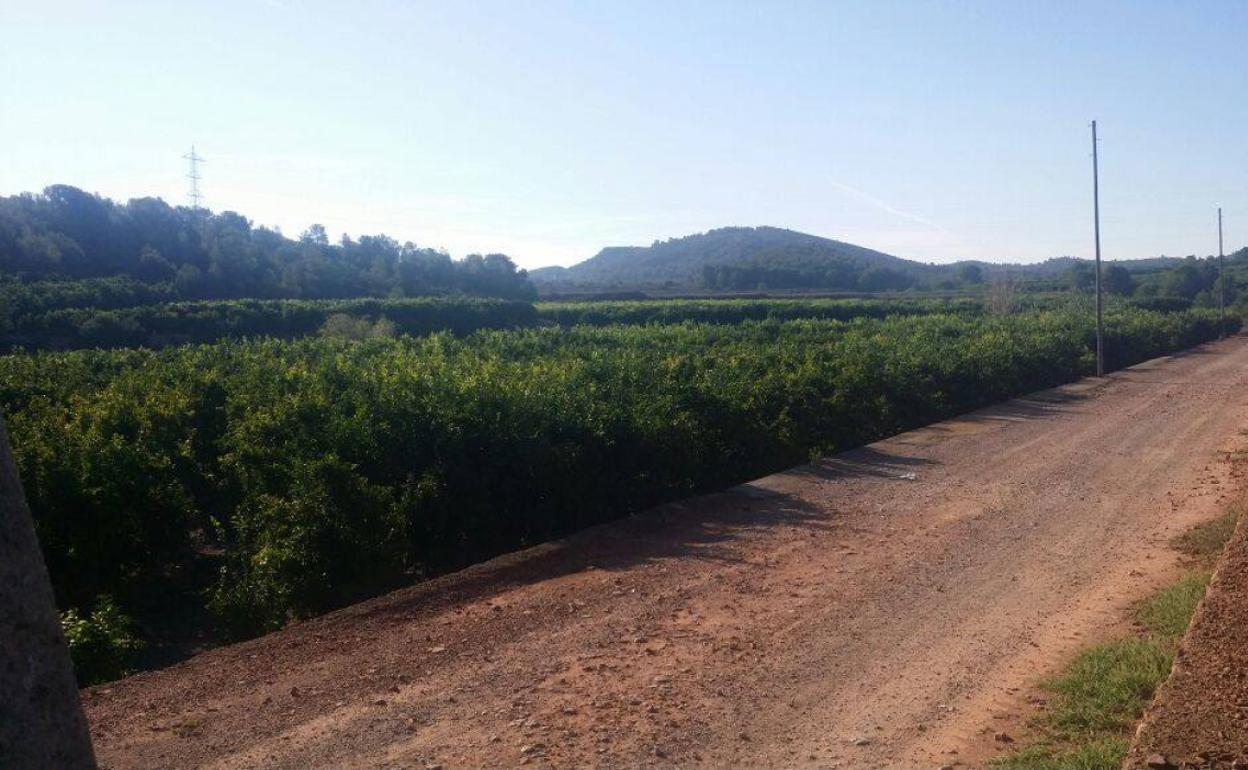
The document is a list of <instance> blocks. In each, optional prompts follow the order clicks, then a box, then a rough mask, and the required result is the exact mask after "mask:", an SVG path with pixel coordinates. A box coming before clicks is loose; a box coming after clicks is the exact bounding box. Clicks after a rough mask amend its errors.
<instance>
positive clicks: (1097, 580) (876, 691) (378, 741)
mask: <svg viewBox="0 0 1248 770" xmlns="http://www.w3.org/2000/svg"><path fill="white" fill-rule="evenodd" d="M1246 385H1248V339H1233V340H1229V341H1226V342H1222V343H1218V344H1215V345H1210V346H1206V347H1203V348H1200V349H1197V350H1194V351H1191V352H1189V353H1186V354H1183V355H1180V356H1177V357H1174V358H1169V359H1162V360H1158V361H1154V362H1151V363H1149V364H1145V365H1143V366H1140V367H1137V368H1135V369H1132V370H1128V371H1124V372H1121V373H1118V374H1115V375H1112V376H1111V377H1108V378H1106V379H1104V380H1087V381H1084V382H1081V383H1077V384H1075V385H1072V386H1069V387H1066V388H1062V389H1058V390H1056V391H1048V392H1045V393H1041V394H1037V395H1035V396H1033V397H1030V398H1025V399H1019V400H1015V401H1011V402H1009V403H1006V404H1002V405H1000V406H998V407H994V408H991V409H987V410H983V411H980V412H976V413H974V414H971V415H968V416H966V417H963V418H960V419H957V420H952V421H948V422H943V423H939V424H937V425H933V426H931V427H928V428H924V429H922V430H918V431H914V432H911V433H906V434H903V435H901V436H897V437H895V438H892V439H889V440H887V441H883V442H880V443H877V444H873V445H871V446H869V447H866V448H863V449H860V450H856V451H853V452H849V453H846V454H843V455H838V456H836V457H833V458H830V459H827V460H824V461H822V462H820V463H817V464H815V465H812V466H807V467H803V468H798V469H795V470H793V471H790V472H787V473H783V474H779V475H776V476H772V477H768V478H766V479H763V480H760V481H758V482H755V483H753V484H749V485H745V486H743V487H740V488H737V489H734V490H731V491H729V492H726V493H723V494H716V495H710V496H707V497H703V498H699V499H696V500H692V501H689V502H686V503H683V504H680V505H675V506H668V507H666V508H663V509H660V510H658V511H655V512H652V513H650V514H647V515H645V516H641V517H637V518H636V519H633V520H629V521H624V522H619V523H616V524H611V525H607V526H603V527H599V528H597V529H595V530H592V531H590V532H586V533H583V534H582V535H580V536H578V537H575V538H573V539H570V540H568V541H566V542H562V543H557V544H552V545H549V546H544V547H541V548H538V549H533V550H531V551H527V552H524V553H520V554H514V555H512V556H509V557H504V558H502V559H498V560H495V561H494V562H490V563H488V564H484V565H480V566H478V567H475V568H472V569H469V570H466V571H464V572H461V573H457V574H455V575H450V576H448V577H446V578H444V579H440V580H437V581H434V582H431V583H427V584H424V585H422V586H417V587H415V588H411V589H406V590H403V591H400V592H397V593H394V594H391V595H389V596H385V597H381V598H379V599H376V600H373V601H370V602H367V603H364V604H361V605H357V606H354V607H351V608H349V609H346V610H344V611H341V612H338V613H334V614H332V615H329V616H326V617H323V618H320V619H318V620H314V621H310V622H307V623H302V624H299V625H295V626H292V627H290V628H288V629H286V630H284V631H282V632H280V633H275V634H272V635H270V636H267V637H265V638H262V639H258V640H255V641H253V642H249V643H246V644H240V645H236V646H233V647H229V648H223V649H219V650H215V651H212V652H209V653H207V654H204V655H200V656H199V657H197V658H194V659H192V660H189V661H187V662H186V663H184V664H181V665H178V666H175V667H173V668H170V669H167V670H164V671H159V672H153V673H148V674H143V675H139V676H135V677H132V678H130V679H128V680H125V681H122V682H119V683H116V684H113V685H111V686H105V687H102V688H96V689H93V690H91V691H88V692H86V693H85V702H86V707H87V709H88V714H89V718H90V720H91V722H92V726H93V733H94V737H95V740H96V746H97V751H98V754H99V757H100V759H101V762H102V764H103V765H104V766H105V767H108V768H190V767H208V768H260V767H263V768H321V767H334V768H365V767H368V768H378V767H412V768H422V767H426V766H429V765H435V764H436V765H441V766H443V767H445V768H448V770H449V768H458V767H502V766H506V767H513V766H517V765H520V764H524V765H526V766H534V767H549V766H554V767H590V766H597V767H640V766H673V765H680V766H711V767H729V766H732V767H808V766H809V767H814V766H818V767H829V766H840V767H885V766H887V767H937V766H939V765H944V764H953V763H954V762H958V761H960V762H964V763H966V764H969V765H978V764H979V763H980V762H982V760H983V759H984V758H985V757H986V756H988V754H990V753H991V752H992V751H993V749H994V740H993V734H994V733H995V732H999V731H1001V730H1003V729H1004V728H1003V727H1002V725H1009V724H1011V719H1013V718H1014V716H1013V715H1016V714H1017V713H1018V712H1019V709H1020V708H1021V706H1022V700H1023V698H1024V697H1025V695H1026V693H1027V686H1028V684H1029V683H1031V682H1033V681H1034V680H1035V679H1036V678H1037V677H1038V676H1041V675H1043V674H1044V673H1045V672H1047V671H1049V670H1051V669H1052V668H1053V667H1054V666H1056V665H1057V664H1059V663H1060V662H1061V661H1062V660H1063V659H1064V658H1065V657H1068V656H1069V655H1071V654H1073V653H1074V652H1075V651H1076V650H1077V649H1078V648H1079V647H1080V646H1082V645H1083V644H1085V643H1086V642H1087V641H1088V640H1089V639H1090V638H1092V637H1093V636H1095V635H1096V634H1098V633H1100V632H1101V630H1103V629H1105V628H1106V625H1107V624H1110V623H1115V622H1117V619H1118V618H1119V617H1120V616H1121V612H1122V609H1123V607H1125V606H1126V605H1127V604H1128V603H1129V602H1130V601H1131V600H1132V599H1134V598H1135V597H1137V596H1140V595H1142V594H1144V593H1146V592H1148V590H1149V589H1150V588H1151V587H1153V586H1155V585H1156V584H1158V583H1159V582H1160V581H1161V580H1163V579H1165V578H1166V577H1168V575H1169V572H1170V570H1172V569H1174V557H1173V556H1172V554H1171V552H1170V551H1169V549H1167V548H1166V547H1165V542H1166V541H1167V540H1168V538H1169V537H1170V536H1171V535H1173V534H1175V533H1177V532H1179V531H1181V530H1183V529H1185V528H1186V527H1187V526H1189V525H1190V524H1193V523H1196V522H1198V521H1200V520H1203V519H1206V518H1209V517H1212V516H1213V515H1214V514H1215V513H1216V512H1217V506H1218V502H1219V500H1220V499H1221V498H1223V497H1229V495H1230V489H1231V486H1232V484H1234V483H1236V482H1235V480H1234V479H1232V478H1230V476H1229V473H1230V471H1229V465H1230V464H1229V463H1228V462H1226V461H1225V458H1224V456H1223V455H1220V454H1219V453H1220V451H1225V450H1230V449H1233V448H1237V447H1239V446H1242V445H1243V444H1244V437H1243V436H1241V435H1240V432H1239V431H1240V428H1241V427H1244V426H1248V405H1246V403H1248V402H1246V399H1248V389H1246V388H1245V386H1246ZM953 752H956V753H953Z"/></svg>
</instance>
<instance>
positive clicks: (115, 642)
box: [61, 594, 143, 687]
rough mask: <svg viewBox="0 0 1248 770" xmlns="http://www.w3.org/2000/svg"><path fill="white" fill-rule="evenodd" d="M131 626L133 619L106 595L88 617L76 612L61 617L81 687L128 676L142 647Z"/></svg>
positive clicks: (99, 600) (62, 614) (103, 595)
mask: <svg viewBox="0 0 1248 770" xmlns="http://www.w3.org/2000/svg"><path fill="white" fill-rule="evenodd" d="M131 625H132V623H131V620H130V618H129V617H128V616H127V615H126V614H125V613H123V612H122V611H121V610H120V609H118V607H117V605H116V604H115V603H114V602H113V599H112V597H111V596H108V595H107V594H101V595H100V597H99V598H98V599H97V600H96V603H95V609H93V610H92V611H91V614H89V615H87V616H86V617H83V616H82V615H80V614H79V613H78V612H77V611H76V610H73V609H69V610H66V611H65V612H62V613H61V628H62V630H63V631H64V632H65V641H66V643H68V645H69V654H70V657H71V658H72V659H73V661H74V672H75V673H76V674H77V676H78V683H79V685H81V686H84V687H85V686H86V685H90V684H97V683H99V682H108V681H111V680H113V679H119V678H120V677H122V676H124V675H125V673H126V671H127V670H128V667H129V665H130V658H131V656H132V655H133V653H134V652H135V651H137V650H139V649H141V648H142V647H143V643H142V642H141V641H139V640H138V639H137V638H136V637H135V636H134V632H133V630H132V628H131Z"/></svg>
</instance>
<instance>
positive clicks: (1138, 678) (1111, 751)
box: [993, 507, 1240, 770]
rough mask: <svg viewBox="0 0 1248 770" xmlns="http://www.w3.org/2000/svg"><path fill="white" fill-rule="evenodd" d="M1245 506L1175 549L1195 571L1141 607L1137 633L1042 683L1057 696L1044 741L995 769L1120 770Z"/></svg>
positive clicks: (1043, 723)
mask: <svg viewBox="0 0 1248 770" xmlns="http://www.w3.org/2000/svg"><path fill="white" fill-rule="evenodd" d="M1239 514H1240V509H1239V507H1234V508H1232V509H1230V510H1228V511H1227V512H1226V513H1225V514H1223V515H1222V516H1220V517H1218V518H1217V519H1214V520H1213V521H1211V522H1208V523H1206V524H1202V525H1200V526H1197V527H1194V528H1193V529H1191V530H1189V531H1188V532H1186V533H1184V534H1183V535H1181V536H1180V537H1179V538H1177V539H1176V540H1175V542H1174V547H1175V548H1177V549H1178V550H1179V551H1181V552H1183V553H1184V554H1187V555H1188V556H1190V557H1192V559H1193V564H1194V568H1193V570H1192V571H1191V572H1190V573H1189V574H1187V575H1185V576H1184V577H1183V578H1182V579H1181V580H1179V581H1178V582H1176V583H1174V584H1172V585H1170V586H1167V587H1165V588H1163V589H1161V590H1160V591H1157V592H1156V593H1154V594H1153V595H1152V596H1150V597H1148V598H1147V599H1145V600H1144V601H1142V602H1140V604H1138V605H1137V606H1136V608H1135V619H1136V621H1137V628H1138V630H1137V631H1136V632H1135V633H1133V634H1131V635H1130V636H1127V637H1124V638H1122V639H1115V640H1113V641H1110V642H1106V643H1104V644H1098V645H1096V646H1095V647H1091V648H1089V649H1087V650H1084V651H1083V652H1082V653H1080V654H1079V656H1078V657H1077V658H1075V659H1074V660H1073V661H1072V662H1071V663H1070V665H1068V666H1067V667H1066V669H1065V670H1064V671H1063V672H1062V673H1061V674H1060V675H1059V676H1058V677H1057V678H1055V679H1052V680H1050V681H1048V682H1045V683H1044V684H1043V687H1044V688H1045V689H1047V690H1049V691H1050V692H1052V693H1053V695H1054V697H1053V700H1052V703H1051V708H1050V709H1049V711H1048V712H1047V713H1046V714H1044V715H1043V716H1042V717H1040V718H1039V719H1038V720H1037V722H1036V727H1037V728H1038V729H1037V732H1038V737H1037V739H1036V740H1035V741H1034V742H1033V743H1031V744H1029V745H1027V746H1025V747H1024V748H1022V749H1020V750H1019V751H1017V752H1016V753H1014V754H1011V755H1009V756H1006V757H1001V758H999V759H997V760H995V761H994V762H993V766H994V767H996V768H1003V769H1004V770H1117V768H1119V767H1121V766H1122V761H1123V759H1124V758H1125V757H1126V755H1127V750H1128V749H1129V748H1130V745H1131V741H1130V733H1131V730H1132V728H1133V727H1134V726H1135V724H1136V723H1137V722H1138V721H1139V719H1140V717H1142V716H1143V714H1144V710H1145V709H1146V708H1147V707H1148V704H1149V702H1150V701H1151V700H1152V697H1153V692H1154V691H1155V690H1156V689H1157V687H1158V686H1159V685H1160V684H1161V683H1162V682H1164V681H1165V679H1166V677H1167V676H1168V675H1169V673H1170V665H1171V663H1172V662H1173V660H1174V653H1175V650H1176V649H1177V648H1178V644H1179V640H1180V639H1181V638H1182V637H1183V633H1184V632H1185V631H1186V630H1187V626H1188V624H1189V623H1190V622H1191V619H1192V614H1193V613H1195V611H1196V605H1198V604H1199V603H1200V600H1201V598H1203V597H1204V595H1205V588H1206V586H1207V585H1208V584H1209V575H1210V570H1211V569H1212V564H1213V562H1214V561H1215V560H1216V559H1217V555H1218V554H1219V553H1221V551H1222V549H1223V547H1224V546H1225V545H1226V542H1227V541H1228V540H1229V539H1230V536H1231V533H1232V532H1234V530H1235V523H1236V521H1237V519H1238V517H1239Z"/></svg>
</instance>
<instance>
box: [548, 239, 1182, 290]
mask: <svg viewBox="0 0 1248 770" xmlns="http://www.w3.org/2000/svg"><path fill="white" fill-rule="evenodd" d="M1079 261H1081V260H1077V259H1075V258H1073V257H1055V258H1053V259H1049V260H1046V261H1044V262H1039V263H1034V264H1026V265H1022V264H1012V265H1011V264H1000V263H989V262H980V261H964V262H955V263H951V264H940V265H937V264H931V263H924V262H917V261H914V260H909V259H903V258H901V257H896V256H893V255H891V254H885V253H883V252H880V251H875V250H874V249H868V248H865V247H862V246H856V245H854V244H852V243H845V242H843V241H836V240H832V239H830V238H822V237H819V236H816V235H809V234H807V233H800V232H796V231H794V230H786V229H783V228H779V227H723V228H719V229H716V230H710V231H708V232H705V233H698V234H694V235H688V236H685V237H683V238H672V239H670V240H666V241H655V242H654V243H653V244H652V245H650V246H611V247H607V248H604V249H603V250H601V251H600V252H598V253H597V254H596V255H594V256H593V257H590V258H589V259H587V260H585V261H584V262H580V263H578V264H576V265H573V266H571V267H543V268H538V269H537V270H532V271H530V273H529V277H530V278H531V279H532V281H533V283H534V284H535V285H537V287H538V288H539V290H541V291H542V292H543V293H547V294H549V293H557V292H580V291H647V290H649V291H655V290H657V291H664V290H667V291H673V290H674V291H682V290H685V291H687V290H696V291H755V290H759V289H782V290H783V289H817V290H826V291H900V290H905V289H908V288H912V287H928V288H939V287H940V286H941V285H942V284H946V285H948V284H956V283H960V282H961V281H962V279H963V278H964V277H965V275H966V274H967V272H966V271H967V270H968V268H970V267H971V266H974V267H976V268H978V271H979V274H980V275H981V276H982V277H984V278H992V277H994V276H995V275H1001V274H1006V273H1008V274H1009V275H1010V276H1012V277H1014V278H1020V279H1060V278H1061V277H1062V276H1063V275H1064V274H1065V273H1066V272H1067V271H1069V270H1070V269H1071V268H1072V267H1073V266H1074V265H1075V264H1076V263H1077V262H1079ZM1178 261H1179V260H1178V259H1177V258H1171V257H1154V258H1150V259H1140V260H1126V261H1120V262H1118V263H1117V264H1120V265H1122V266H1124V267H1126V268H1127V269H1128V270H1131V271H1133V272H1135V271H1148V270H1157V269H1163V268H1165V267H1169V266H1172V265H1173V264H1176V263H1177V262H1178ZM972 272H974V271H973V270H972Z"/></svg>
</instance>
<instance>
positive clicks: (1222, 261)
mask: <svg viewBox="0 0 1248 770" xmlns="http://www.w3.org/2000/svg"><path fill="white" fill-rule="evenodd" d="M1218 284H1219V285H1220V286H1219V291H1218V326H1219V327H1221V336H1222V337H1225V336H1226V255H1225V254H1223V253H1222V207H1221V206H1218Z"/></svg>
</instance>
